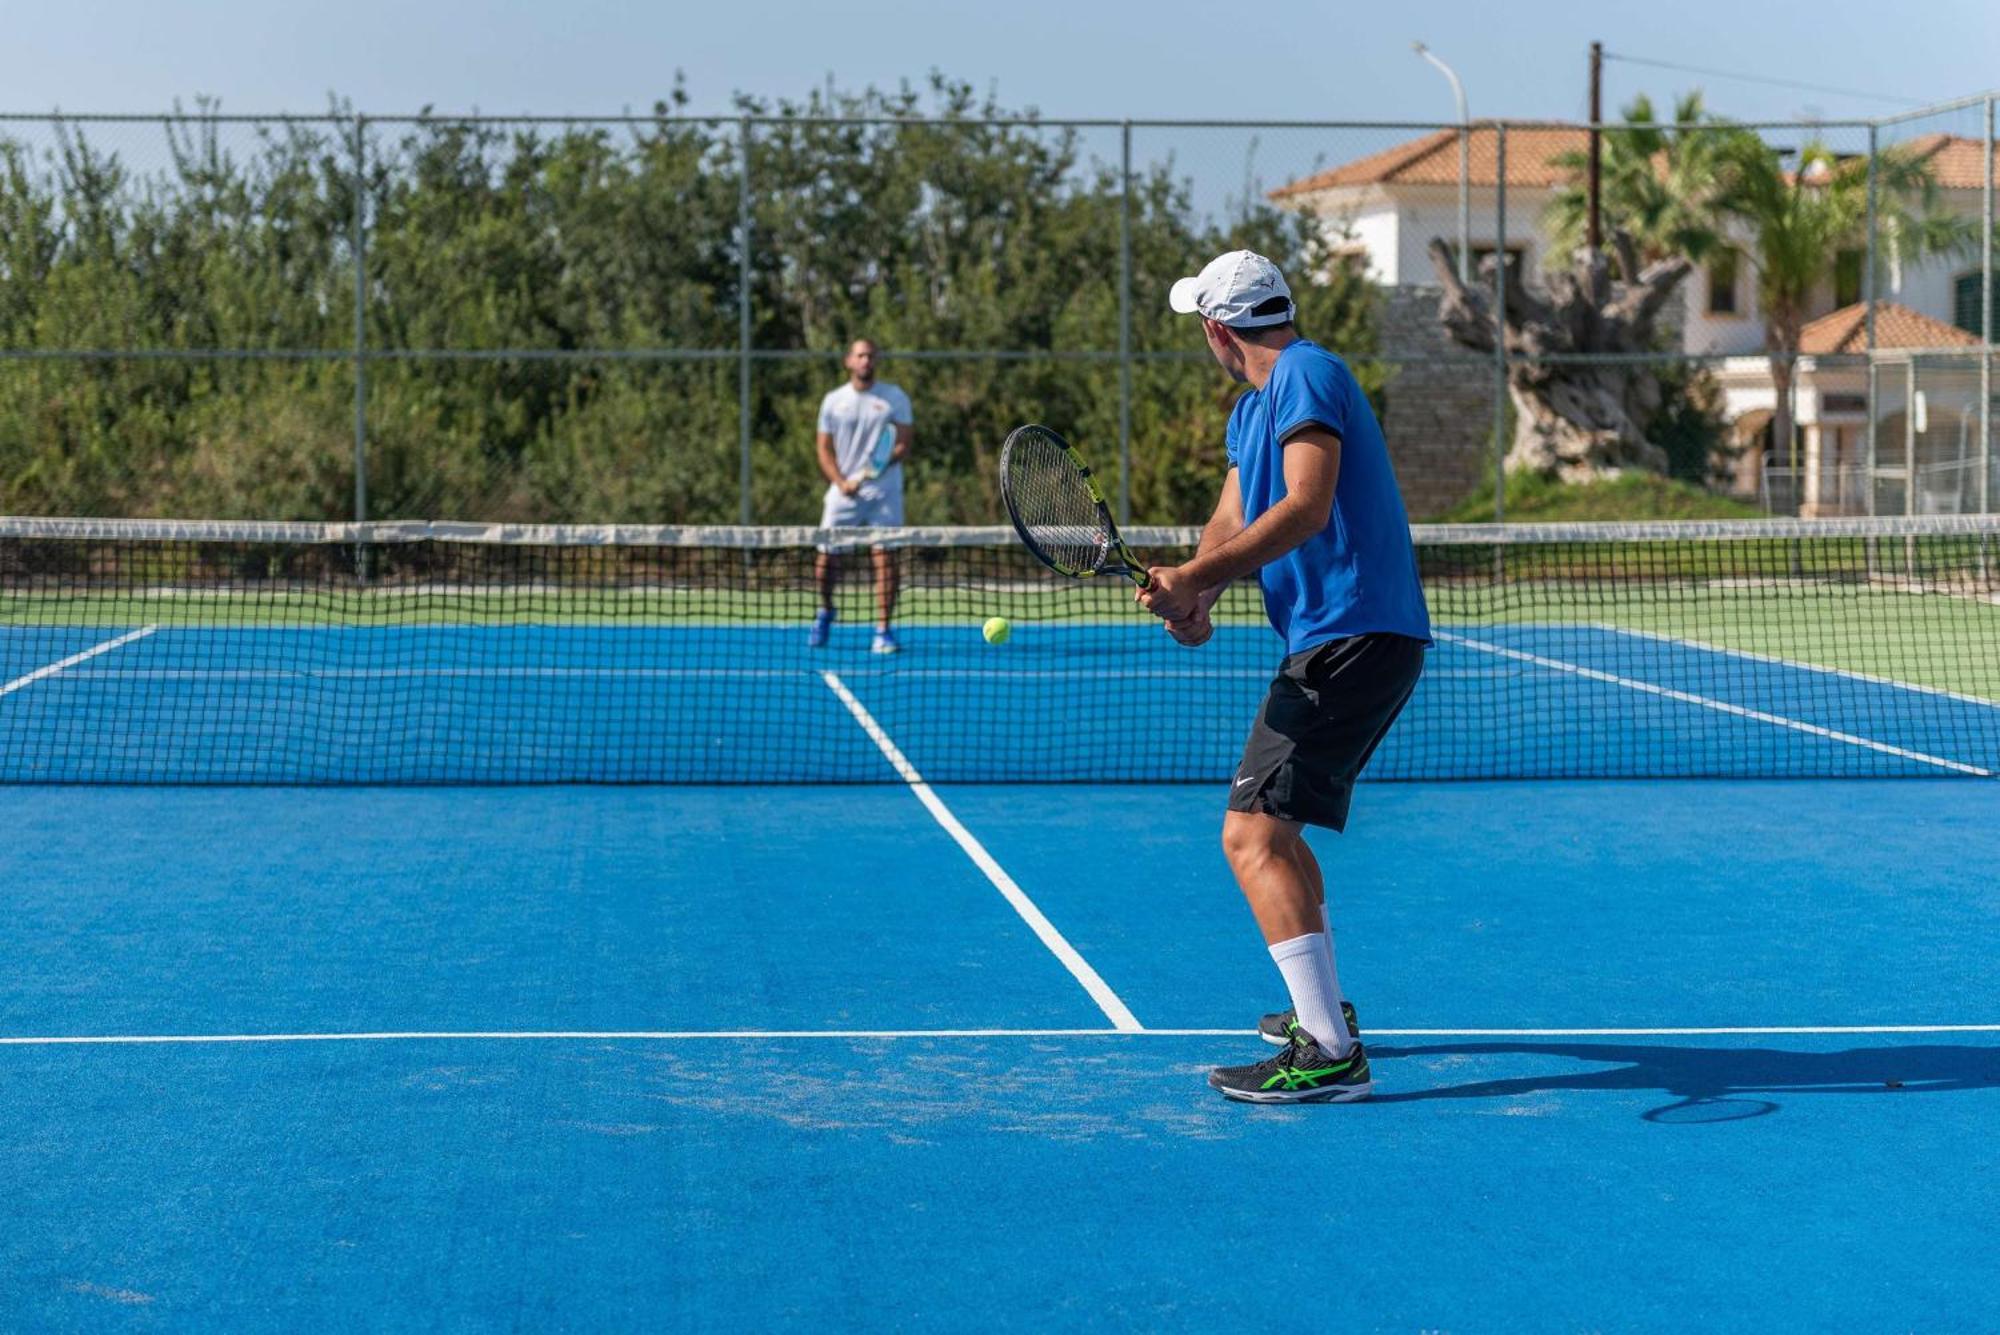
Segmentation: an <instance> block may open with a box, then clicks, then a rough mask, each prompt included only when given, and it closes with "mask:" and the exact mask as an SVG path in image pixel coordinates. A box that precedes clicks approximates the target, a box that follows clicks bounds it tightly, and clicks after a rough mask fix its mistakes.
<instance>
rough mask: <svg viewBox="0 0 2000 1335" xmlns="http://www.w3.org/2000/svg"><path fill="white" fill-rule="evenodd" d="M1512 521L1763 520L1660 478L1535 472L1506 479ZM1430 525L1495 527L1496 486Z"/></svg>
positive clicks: (1749, 509) (1749, 508)
mask: <svg viewBox="0 0 2000 1335" xmlns="http://www.w3.org/2000/svg"><path fill="white" fill-rule="evenodd" d="M1505 517H1506V519H1507V520H1508V522H1510V523H1513V522H1520V523H1528V522H1531V521H1532V522H1536V523H1564V522H1568V521H1570V520H1635V519H1762V518H1764V517H1765V515H1764V512H1763V511H1762V510H1759V509H1758V508H1757V507H1756V506H1754V505H1747V504H1745V503H1744V502H1742V501H1737V500H1731V499H1730V498H1729V497H1727V496H1717V495H1715V494H1714V493H1713V492H1707V491H1703V490H1702V489H1701V488H1700V487H1696V486H1692V485H1690V484H1688V483H1686V482H1679V481H1676V480H1674V479H1673V478H1667V477H1661V476H1659V475H1658V474H1655V473H1627V474H1625V475H1624V476H1623V477H1617V478H1612V479H1610V480H1608V481H1603V482H1557V481H1555V480H1554V479H1553V478H1546V477H1541V476H1539V475H1537V474H1534V473H1516V474H1513V475H1512V476H1510V477H1509V478H1508V479H1507V506H1506V516H1505ZM1431 522H1433V523H1439V524H1490V523H1492V522H1493V484H1492V483H1490V482H1488V483H1486V484H1485V485H1483V486H1481V487H1480V489H1479V490H1478V491H1477V492H1475V493H1474V494H1473V495H1471V496H1469V497H1467V498H1466V499H1465V500H1463V501H1461V502H1459V503H1458V504H1457V505H1455V506H1453V507H1452V508H1451V509H1449V510H1447V511H1445V512H1444V513H1443V514H1441V515H1438V516H1436V517H1435V518H1434V519H1433V520H1432V521H1431Z"/></svg>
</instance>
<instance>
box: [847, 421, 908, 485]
mask: <svg viewBox="0 0 2000 1335" xmlns="http://www.w3.org/2000/svg"><path fill="white" fill-rule="evenodd" d="M895 458H896V424H895V423H894V422H890V423H888V424H887V425H885V426H884V427H883V428H882V430H881V431H880V432H878V433H876V436H875V447H874V448H873V449H871V450H869V451H868V461H867V462H866V463H864V464H862V465H861V471H860V472H858V473H856V474H854V475H853V476H852V477H850V478H848V479H847V480H848V481H849V482H873V481H874V480H875V479H876V478H878V477H880V476H882V474H883V473H884V472H885V471H886V470H887V469H888V467H889V465H890V464H891V463H893V462H894V461H895Z"/></svg>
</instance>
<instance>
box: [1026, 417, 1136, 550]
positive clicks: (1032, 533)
mask: <svg viewBox="0 0 2000 1335" xmlns="http://www.w3.org/2000/svg"><path fill="white" fill-rule="evenodd" d="M1006 487H1007V493H1008V499H1009V500H1010V502H1011V503H1012V505H1013V508H1014V514H1015V517H1016V518H1017V519H1018V520H1019V522H1020V526H1021V528H1022V530H1023V533H1024V534H1025V536H1026V537H1027V538H1028V540H1029V541H1030V542H1031V543H1032V544H1033V545H1034V546H1036V547H1037V548H1039V549H1040V550H1041V552H1042V553H1043V554H1044V555H1045V556H1046V557H1047V558H1048V559H1049V560H1050V561H1052V562H1054V563H1055V564H1056V565H1057V566H1059V567H1063V568H1066V569H1070V570H1076V571H1096V570H1100V569H1102V568H1103V567H1104V564H1105V561H1106V560H1107V558H1108V557H1109V555H1110V550H1111V534H1110V532H1109V529H1108V527H1107V526H1106V524H1105V522H1104V516H1103V512H1102V510H1101V509H1100V508H1099V507H1098V504H1097V500H1096V498H1095V497H1094V496H1092V495H1091V492H1090V484H1089V482H1088V480H1087V479H1086V478H1085V477H1084V474H1083V470H1082V469H1081V468H1079V467H1078V465H1077V462H1076V457H1075V456H1074V455H1073V454H1071V453H1070V451H1069V450H1068V449H1066V448H1064V447H1063V445H1062V444H1061V443H1060V442H1058V441H1054V440H1051V439H1050V438H1049V437H1047V436H1045V435H1042V434H1040V433H1037V432H1032V431H1031V432H1024V433H1019V434H1017V436H1016V438H1015V439H1014V440H1013V441H1012V442H1011V444H1010V447H1009V449H1008V451H1007V474H1006Z"/></svg>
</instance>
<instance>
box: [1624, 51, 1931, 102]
mask: <svg viewBox="0 0 2000 1335" xmlns="http://www.w3.org/2000/svg"><path fill="white" fill-rule="evenodd" d="M1604 58H1605V59H1606V60H1622V61H1624V62H1625V63H1626V64H1627V65H1650V66H1652V67H1653V68H1654V69H1661V70H1678V71H1680V72H1681V73H1683V74H1706V75H1708V76H1709V77H1710V78H1712V79H1734V80H1736V81H1737V82H1739V83H1761V84H1769V85H1770V86H1771V87H1773V88H1795V89H1798V90H1800V91H1803V92H1808V93H1833V94H1835V95H1837V96H1840V97H1863V98H1869V99H1872V100H1874V101H1878V102H1900V103H1902V104H1903V105H1904V106H1906V107H1921V106H1927V105H1928V103H1926V102H1925V101H1924V100H1923V99H1922V98H1916V97H1898V96H1897V95H1896V94H1894V93H1870V92H1865V91H1863V90H1861V89H1858V88H1835V87H1832V86H1830V85H1828V84H1823V83H1801V82H1799V81H1798V80H1796V79H1773V78H1770V77H1769V76H1767V75H1763V74H1739V73H1737V72H1735V71H1733V70H1712V69H1706V68H1704V67H1702V66H1700V65H1681V64H1677V63H1675V62H1674V61H1671V60H1648V59H1647V58H1646V57H1644V56H1621V55H1614V54H1613V53H1612V52H1609V51H1606V52H1605V53H1604Z"/></svg>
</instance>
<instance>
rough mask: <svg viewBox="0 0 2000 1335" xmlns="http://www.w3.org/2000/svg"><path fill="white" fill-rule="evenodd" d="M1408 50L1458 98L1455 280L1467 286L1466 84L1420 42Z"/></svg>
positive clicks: (1469, 222)
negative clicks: (1432, 67)
mask: <svg viewBox="0 0 2000 1335" xmlns="http://www.w3.org/2000/svg"><path fill="white" fill-rule="evenodd" d="M1410 49H1411V50H1412V51H1414V52H1416V53H1417V54H1418V55H1420V56H1422V57H1423V58H1424V59H1425V60H1428V61H1429V62H1430V63H1431V64H1433V65H1435V66H1437V67H1438V69H1439V70H1440V71H1441V72H1442V73H1443V74H1444V77H1445V78H1447V79H1450V80H1451V95H1452V96H1453V97H1455V98H1457V99H1458V125H1459V130H1458V281H1459V282H1461V283H1469V282H1471V281H1472V181H1471V177H1472V122H1471V120H1470V119H1468V118H1467V116H1466V114H1465V85H1464V84H1462V83H1460V82H1459V81H1458V71H1456V70H1454V69H1453V68H1452V67H1451V66H1449V65H1447V64H1445V63H1444V62H1443V61H1442V60H1439V59H1438V57H1437V52H1435V51H1433V50H1431V49H1430V48H1429V47H1427V46H1425V45H1424V44H1423V43H1422V42H1411V43H1410Z"/></svg>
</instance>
